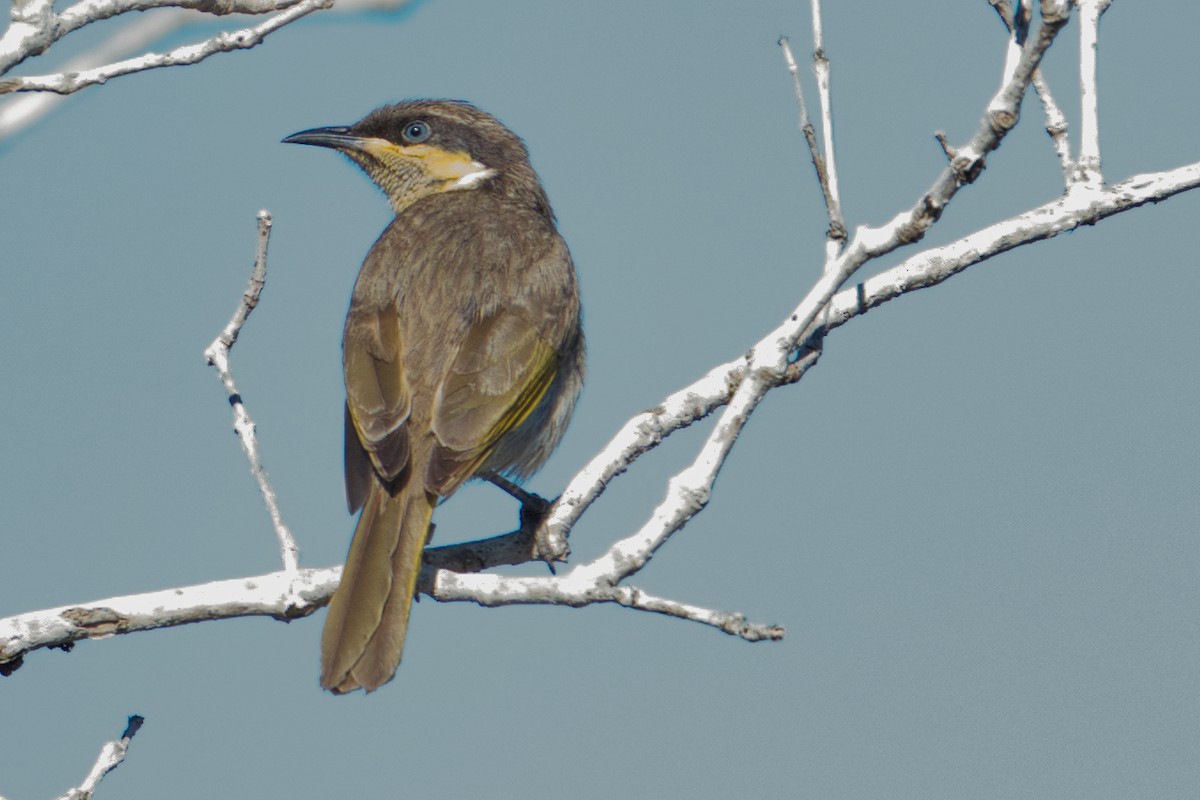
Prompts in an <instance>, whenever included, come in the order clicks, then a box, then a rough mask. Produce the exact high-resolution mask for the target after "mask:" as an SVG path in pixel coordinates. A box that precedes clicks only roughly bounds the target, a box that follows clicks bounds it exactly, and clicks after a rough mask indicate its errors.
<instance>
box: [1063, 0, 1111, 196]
mask: <svg viewBox="0 0 1200 800" xmlns="http://www.w3.org/2000/svg"><path fill="white" fill-rule="evenodd" d="M1074 2H1075V5H1076V6H1077V7H1078V8H1079V102H1080V112H1081V113H1080V122H1079V160H1078V161H1077V162H1076V164H1075V166H1076V169H1075V176H1074V180H1073V181H1072V182H1071V184H1070V185H1069V186H1068V187H1067V190H1068V191H1071V190H1073V189H1075V188H1087V189H1097V188H1099V187H1100V186H1102V185H1103V184H1104V175H1103V173H1102V172H1101V169H1100V110H1099V92H1098V91H1097V88H1096V48H1097V47H1098V46H1099V28H1100V17H1101V15H1103V14H1104V12H1105V10H1107V9H1108V6H1109V3H1110V2H1111V0H1074Z"/></svg>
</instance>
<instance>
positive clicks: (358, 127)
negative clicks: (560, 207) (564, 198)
mask: <svg viewBox="0 0 1200 800" xmlns="http://www.w3.org/2000/svg"><path fill="white" fill-rule="evenodd" d="M283 141H284V142H289V143H292V144H311V145H315V146H317V147H329V148H332V149H334V150H338V151H340V152H342V153H344V154H345V155H347V156H348V157H350V159H352V160H353V161H354V162H355V163H357V164H358V165H359V166H360V167H362V169H363V171H364V172H366V173H367V175H369V176H370V178H371V180H373V181H374V182H375V183H376V184H377V185H378V186H379V188H380V189H382V190H383V192H384V194H386V195H387V198H388V202H389V203H391V205H392V208H393V209H394V210H395V211H396V213H397V214H399V213H400V212H401V211H403V210H404V209H405V208H407V207H408V206H410V205H411V204H412V203H414V202H416V201H417V200H420V199H421V198H423V197H427V196H429V195H432V194H438V193H441V192H451V191H461V190H474V189H479V188H482V187H485V186H486V187H491V188H492V189H495V190H498V191H501V192H503V193H504V194H507V195H510V196H511V197H512V198H513V199H517V200H525V201H527V202H531V203H533V204H535V205H545V206H546V207H547V208H548V207H549V206H548V203H546V198H545V194H544V193H543V191H542V189H541V185H540V183H539V182H538V179H537V175H536V174H535V173H534V171H533V168H532V167H531V166H530V164H529V153H528V151H527V150H526V149H525V145H524V144H523V143H522V142H521V140H520V139H519V138H518V137H517V135H516V134H514V133H513V132H512V131H510V130H509V129H508V128H506V127H504V125H503V124H502V123H501V122H500V121H499V120H497V119H496V118H495V117H493V116H492V115H491V114H487V113H485V112H483V111H480V110H479V109H477V108H475V107H474V106H472V105H470V104H469V103H463V102H459V101H455V100H409V101H405V102H402V103H396V104H395V105H391V106H384V107H383V108H378V109H376V110H375V111H372V112H371V113H370V114H368V115H367V116H365V117H363V118H362V119H360V120H359V121H358V122H356V123H354V124H353V125H348V126H338V127H330V128H311V129H309V130H306V131H300V132H299V133H293V134H292V135H291V136H289V137H287V138H286V139H284V140H283Z"/></svg>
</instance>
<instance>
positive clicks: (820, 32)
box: [812, 0, 846, 267]
mask: <svg viewBox="0 0 1200 800" xmlns="http://www.w3.org/2000/svg"><path fill="white" fill-rule="evenodd" d="M812 35H813V63H812V69H813V75H815V76H816V78H817V96H818V97H819V98H820V101H821V140H822V144H824V145H825V167H826V172H827V177H828V182H829V185H828V188H827V192H828V195H829V196H828V199H827V200H826V203H827V204H828V206H829V219H830V224H829V229H830V234H829V236H828V238H827V239H826V242H825V245H826V248H825V263H826V266H827V267H828V265H829V263H830V262H831V261H833V259H834V258H835V257H836V256H837V254H838V253H840V252H841V249H842V247H844V246H845V244H846V220H845V218H844V217H843V216H842V196H841V192H840V191H839V190H838V171H837V159H836V158H835V157H834V147H833V95H832V93H831V92H830V88H829V78H830V67H829V58H828V57H827V56H826V55H825V33H824V28H823V26H822V24H821V0H812ZM822 188H825V187H822Z"/></svg>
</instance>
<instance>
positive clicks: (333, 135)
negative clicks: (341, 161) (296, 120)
mask: <svg viewBox="0 0 1200 800" xmlns="http://www.w3.org/2000/svg"><path fill="white" fill-rule="evenodd" d="M283 142H284V143H285V144H311V145H313V146H315V147H332V148H333V149H335V150H355V149H358V148H359V147H360V146H361V144H362V139H361V138H359V137H358V136H351V135H350V128H348V127H346V126H345V125H338V126H335V127H332V128H309V129H308V130H306V131H300V132H299V133H293V134H292V135H291V136H288V137H287V138H285V139H284V140H283Z"/></svg>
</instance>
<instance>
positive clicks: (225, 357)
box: [204, 209, 300, 572]
mask: <svg viewBox="0 0 1200 800" xmlns="http://www.w3.org/2000/svg"><path fill="white" fill-rule="evenodd" d="M270 242H271V213H270V212H269V211H267V210H266V209H263V210H262V211H259V212H258V247H257V248H256V249H255V255H254V271H253V272H252V273H251V275H250V283H249V284H248V285H247V286H246V291H245V292H244V293H243V294H242V299H241V302H239V303H238V306H237V308H236V309H235V310H234V312H233V317H232V318H230V320H229V322H228V324H226V325H225V328H224V329H223V330H222V331H221V333H220V334H218V335H217V338H216V339H213V341H212V344H210V345H209V346H208V348H207V349H205V351H204V358H205V360H206V361H207V362H208V364H209V366H211V367H215V368H216V370H217V376H218V377H219V378H220V379H221V382H222V383H223V384H225V391H226V392H227V393H228V395H229V405H231V406H233V430H234V432H235V433H237V435H238V440H239V441H241V443H242V451H243V452H245V454H246V459H247V460H248V461H249V462H250V473H251V474H252V475H254V480H255V481H256V482H257V483H258V490H259V492H260V493H261V494H262V497H263V503H264V504H266V506H267V513H268V514H269V515H270V516H271V527H272V528H274V530H275V536H276V538H278V539H279V550H280V553H281V554H282V556H283V569H284V571H288V572H293V571H295V570H296V569H297V568H298V567H299V566H300V548H299V547H297V545H296V539H295V537H294V536H292V532H291V531H290V530H289V529H288V527H287V525H285V524H284V522H283V512H281V511H280V510H279V502H278V500H277V499H276V495H275V489H274V488H273V487H272V486H271V481H270V479H269V478H268V477H267V470H266V468H265V467H263V465H262V459H261V458H260V457H259V454H258V439H257V437H256V436H255V435H254V420H252V419H251V418H250V412H248V411H247V410H246V404H245V403H244V402H243V401H242V394H241V392H239V391H238V388H237V384H236V383H235V382H234V380H233V372H232V371H231V370H230V368H229V351H230V350H231V349H233V345H234V343H236V342H237V338H238V334H239V333H241V330H242V326H243V325H245V324H246V320H247V319H248V318H249V316H250V313H251V312H252V311H254V309H255V308H256V307H257V306H258V298H259V295H260V294H262V290H263V286H264V285H265V284H266V282H267V246H268V245H269V244H270Z"/></svg>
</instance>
